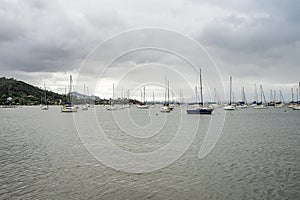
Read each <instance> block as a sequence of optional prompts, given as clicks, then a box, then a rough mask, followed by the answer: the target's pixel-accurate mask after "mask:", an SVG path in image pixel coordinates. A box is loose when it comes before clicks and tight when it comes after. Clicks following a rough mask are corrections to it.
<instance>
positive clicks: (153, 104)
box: [151, 91, 155, 108]
mask: <svg viewBox="0 0 300 200" xmlns="http://www.w3.org/2000/svg"><path fill="white" fill-rule="evenodd" d="M151 108H155V96H154V91H153V94H152V105H151Z"/></svg>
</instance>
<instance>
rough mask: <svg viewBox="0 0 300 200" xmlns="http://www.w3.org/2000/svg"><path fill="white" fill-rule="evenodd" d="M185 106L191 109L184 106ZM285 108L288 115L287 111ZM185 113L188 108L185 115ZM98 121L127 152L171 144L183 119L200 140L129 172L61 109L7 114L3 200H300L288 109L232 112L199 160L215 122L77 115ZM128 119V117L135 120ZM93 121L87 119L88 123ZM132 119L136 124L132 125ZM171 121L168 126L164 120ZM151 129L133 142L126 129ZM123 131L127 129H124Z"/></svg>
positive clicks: (132, 114)
mask: <svg viewBox="0 0 300 200" xmlns="http://www.w3.org/2000/svg"><path fill="white" fill-rule="evenodd" d="M184 109H185V108H184ZM285 110H286V112H285ZM183 111H184V110H183ZM91 113H93V115H95V116H97V117H98V118H99V124H100V125H101V127H103V130H104V132H105V134H106V135H107V137H108V138H109V139H110V140H111V141H112V142H114V143H115V144H117V145H118V146H119V147H120V148H122V149H125V150H127V151H132V152H149V151H154V150H155V149H157V148H161V147H163V146H164V145H166V144H168V142H169V141H170V140H172V138H173V137H174V134H176V130H177V129H178V126H179V124H180V120H182V119H183V118H184V119H185V120H188V121H189V122H190V123H191V124H190V125H191V127H192V126H193V125H194V124H195V123H197V120H200V126H199V130H198V133H197V135H196V137H195V138H194V140H193V143H192V144H191V145H190V146H189V148H188V149H187V150H186V151H185V153H184V154H183V155H182V156H181V157H180V158H179V159H177V160H176V161H175V162H174V163H172V164H170V165H168V166H167V167H164V168H162V169H159V170H156V171H153V172H149V173H137V174H134V173H126V172H123V171H118V170H115V169H112V168H110V167H108V166H106V165H104V164H103V163H101V162H99V161H98V160H97V159H95V158H94V157H93V156H92V155H91V154H90V153H89V152H88V151H87V149H86V148H85V146H84V145H83V143H82V141H81V140H80V137H79V135H78V133H77V131H76V127H75V123H74V119H73V115H72V114H70V113H61V112H60V108H59V107H50V110H48V111H41V110H40V109H39V108H38V107H23V108H15V109H0V117H1V118H0V119H1V122H0V199H298V198H299V196H300V145H299V144H300V131H299V129H300V112H299V111H293V110H289V109H287V108H285V109H284V108H283V109H267V110H253V109H247V110H238V111H234V112H227V116H226V122H225V126H224V129H223V132H222V135H221V137H220V138H219V140H218V142H217V144H216V145H215V147H214V149H213V150H212V151H211V152H210V154H209V155H208V156H207V157H205V158H204V159H199V158H198V152H199V149H200V146H201V142H202V141H203V138H204V136H205V131H206V130H207V127H208V123H209V120H210V117H201V118H200V119H199V117H198V116H194V115H187V114H185V112H183V113H181V110H180V109H177V110H175V111H174V112H172V113H170V114H162V113H159V111H158V108H157V109H155V108H151V109H150V110H149V111H141V110H138V109H136V108H131V109H130V111H128V110H126V109H125V110H120V111H116V112H113V113H112V112H109V111H106V110H105V109H104V108H103V107H96V108H95V110H94V109H90V110H88V111H86V112H85V111H79V112H78V113H75V115H77V116H78V117H81V118H80V122H81V123H83V124H84V123H85V122H86V123H87V124H88V122H89V120H90V118H89V116H90V115H89V114H91ZM128 116H129V117H128ZM85 120H86V121H85ZM128 120H130V121H131V123H128ZM162 121H165V123H164V124H163V126H162V127H160V128H158V129H157V130H155V128H156V127H159V126H161V122H162ZM132 124H135V125H136V127H139V126H148V125H149V124H152V125H153V124H154V126H149V128H148V129H146V131H143V133H141V134H142V135H141V137H142V136H145V137H146V136H149V135H150V134H152V133H155V135H153V136H151V137H149V138H147V139H145V138H134V137H131V136H129V135H127V134H126V131H129V132H130V131H133V132H134V131H135V133H138V132H139V131H138V130H132V129H134V126H133V125H132ZM120 127H122V128H123V129H126V130H125V131H124V130H121V129H120Z"/></svg>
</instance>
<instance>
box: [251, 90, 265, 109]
mask: <svg viewBox="0 0 300 200" xmlns="http://www.w3.org/2000/svg"><path fill="white" fill-rule="evenodd" d="M263 99H264V102H265V103H263ZM253 108H254V109H266V108H267V104H266V98H265V94H264V91H263V88H262V85H260V102H257V104H256V105H255V106H253Z"/></svg>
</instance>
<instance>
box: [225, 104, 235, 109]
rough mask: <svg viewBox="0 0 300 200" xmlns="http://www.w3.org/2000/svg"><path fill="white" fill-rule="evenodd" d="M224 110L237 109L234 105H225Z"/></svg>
mask: <svg viewBox="0 0 300 200" xmlns="http://www.w3.org/2000/svg"><path fill="white" fill-rule="evenodd" d="M223 109H224V110H235V106H233V105H226V106H224V107H223Z"/></svg>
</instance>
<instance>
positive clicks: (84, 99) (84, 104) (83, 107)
mask: <svg viewBox="0 0 300 200" xmlns="http://www.w3.org/2000/svg"><path fill="white" fill-rule="evenodd" d="M83 95H84V97H83V104H82V105H81V109H82V110H88V105H87V102H86V92H85V85H84V86H83Z"/></svg>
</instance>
